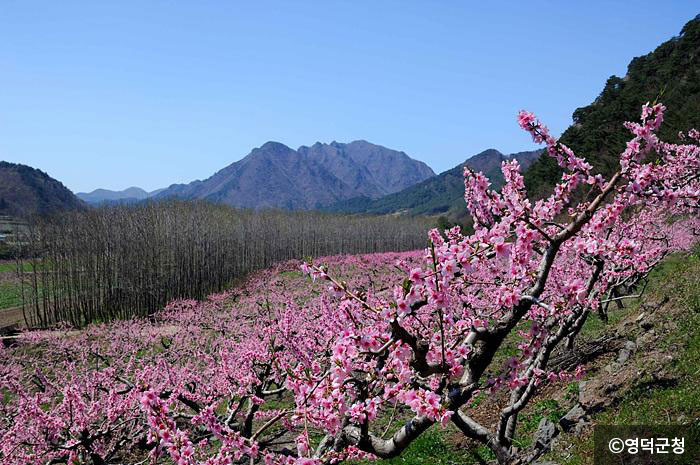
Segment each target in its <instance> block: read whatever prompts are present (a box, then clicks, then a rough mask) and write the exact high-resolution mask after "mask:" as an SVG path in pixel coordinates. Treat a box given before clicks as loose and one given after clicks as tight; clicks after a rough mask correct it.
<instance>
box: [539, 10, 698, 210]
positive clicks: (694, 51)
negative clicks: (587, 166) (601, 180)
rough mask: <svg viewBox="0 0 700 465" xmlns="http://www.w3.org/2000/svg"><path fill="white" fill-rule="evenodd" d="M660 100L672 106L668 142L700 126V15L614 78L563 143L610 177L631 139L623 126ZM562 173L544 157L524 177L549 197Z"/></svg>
mask: <svg viewBox="0 0 700 465" xmlns="http://www.w3.org/2000/svg"><path fill="white" fill-rule="evenodd" d="M657 97H658V98H659V101H660V102H662V103H663V104H664V105H666V108H667V110H666V114H665V119H664V123H663V125H662V126H661V130H660V131H659V135H660V136H661V138H662V139H663V140H665V141H668V142H677V141H678V131H687V130H688V129H690V128H696V129H698V128H700V15H698V16H696V17H695V19H693V20H692V21H690V22H688V23H687V24H686V25H685V26H684V27H683V29H682V30H681V32H680V34H679V35H678V36H676V37H673V38H671V39H670V40H668V41H666V42H664V43H663V44H661V45H659V46H658V47H657V48H656V50H654V51H653V52H652V53H649V54H647V55H644V56H641V57H637V58H634V59H633V60H632V61H631V62H630V64H629V65H628V67H627V74H626V75H625V76H624V77H618V76H611V77H610V78H609V79H608V81H607V82H606V84H605V87H604V89H603V91H602V92H601V93H600V95H599V96H598V98H596V99H595V101H594V102H593V103H591V104H590V105H588V106H586V107H582V108H578V109H577V110H576V111H574V113H573V124H572V125H571V126H569V128H568V129H567V130H566V131H564V133H563V134H562V135H561V138H560V141H561V142H562V143H564V144H566V145H567V146H569V147H571V148H572V149H573V150H574V151H575V152H577V153H579V154H581V155H584V156H586V158H587V159H588V161H589V162H590V163H591V164H592V165H593V168H594V171H595V172H598V173H603V174H605V175H610V174H612V173H613V172H614V170H616V169H617V168H618V166H619V154H620V153H622V151H623V150H624V148H625V143H626V142H627V141H628V140H630V139H631V137H632V136H631V134H630V132H629V131H628V130H627V129H625V128H624V127H623V125H622V124H623V123H624V122H625V121H638V120H639V115H640V113H641V111H642V104H644V103H645V102H653V101H654V100H655V99H656V98H657ZM545 123H546V122H545ZM560 172H561V171H560V169H559V167H558V166H557V163H556V160H554V159H553V158H551V157H542V158H540V159H539V160H538V161H537V162H536V163H534V164H533V165H532V166H531V167H530V169H529V170H528V171H527V173H525V186H526V188H527V190H528V192H529V193H532V194H533V195H535V196H537V197H542V196H545V195H547V194H548V193H549V192H551V189H552V187H553V185H554V183H555V182H556V181H557V180H558V179H559V174H560Z"/></svg>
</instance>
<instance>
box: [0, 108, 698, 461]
mask: <svg viewBox="0 0 700 465" xmlns="http://www.w3.org/2000/svg"><path fill="white" fill-rule="evenodd" d="M663 113H664V107H663V106H662V105H661V104H656V105H645V106H644V107H643V110H642V117H641V122H640V123H626V127H627V128H628V129H629V130H630V131H631V140H630V141H629V142H628V143H627V147H626V149H625V151H624V152H623V153H622V154H621V155H620V165H619V169H618V171H617V172H616V173H615V174H613V175H612V176H611V177H610V178H608V179H605V178H603V177H602V176H600V175H594V174H593V173H592V168H591V166H590V165H589V164H588V163H587V162H586V161H585V159H583V158H581V157H579V156H577V155H575V154H574V153H573V152H572V151H571V150H570V149H569V148H568V147H566V146H564V145H563V144H561V143H559V142H557V140H555V139H554V138H553V137H551V136H550V135H549V133H548V131H547V128H546V127H545V126H544V125H542V124H541V123H540V122H539V121H538V120H537V119H536V118H535V117H534V116H533V115H532V114H530V113H527V112H521V113H520V114H519V116H518V122H519V124H520V126H521V127H522V128H523V129H525V130H526V131H528V132H529V133H530V134H531V135H532V136H533V138H534V140H535V141H536V142H538V143H544V144H546V152H547V154H548V155H549V156H551V157H554V158H555V159H556V160H557V162H558V164H559V166H560V167H561V168H562V170H563V174H562V175H561V179H560V181H559V182H558V184H557V185H556V187H555V189H554V192H553V194H552V195H551V196H550V197H548V198H546V199H543V200H539V201H536V202H533V201H530V200H528V198H527V196H526V192H525V189H524V184H523V178H522V175H521V173H520V169H519V166H518V163H517V162H516V161H511V162H505V163H504V164H503V174H504V176H505V180H506V183H505V185H504V187H503V188H502V189H501V191H500V192H496V191H493V190H490V189H489V182H488V180H487V179H486V178H485V177H484V176H483V174H481V173H473V172H471V171H469V170H466V171H465V200H466V204H467V207H468V209H469V211H470V213H471V216H472V218H473V220H474V233H473V234H470V235H465V234H463V233H462V232H461V231H460V229H459V228H453V229H451V230H449V231H446V232H445V236H444V237H443V236H442V235H441V234H440V233H439V232H438V231H436V230H433V231H430V233H429V247H428V248H427V249H426V250H425V251H424V252H417V253H408V254H401V255H396V256H394V255H381V256H379V255H377V256H369V257H351V258H344V259H342V260H339V259H333V258H331V259H329V260H328V261H327V262H326V263H325V264H321V263H316V264H314V263H311V262H308V263H304V264H303V265H302V268H303V271H304V272H305V273H307V274H309V275H310V276H311V277H312V278H313V279H314V281H315V284H313V285H312V286H313V288H314V290H313V291H312V292H310V291H309V289H308V288H302V287H299V286H293V287H292V288H286V287H284V286H285V284H284V281H278V280H277V279H276V278H275V277H274V276H273V273H272V272H263V273H262V274H260V275H259V276H258V277H257V278H256V279H255V280H254V281H253V282H252V283H250V284H249V286H248V287H247V288H246V290H245V291H244V292H243V293H241V294H236V295H234V294H233V293H229V294H226V295H223V296H212V297H211V298H210V299H208V300H207V301H204V302H194V301H178V302H174V303H172V304H171V305H169V306H168V308H166V309H165V310H164V311H163V312H161V313H160V314H159V315H157V317H156V318H155V319H154V320H153V321H148V320H130V321H125V322H117V323H111V324H102V325H95V326H92V327H90V328H88V329H87V330H84V331H80V332H72V331H65V330H64V331H51V332H34V333H28V334H25V335H23V336H22V338H21V339H20V344H19V345H17V346H16V347H11V348H6V349H1V348H0V362H2V363H0V459H2V462H3V463H13V464H18V465H28V464H49V463H57V464H58V463H64V464H71V465H77V464H84V463H95V464H98V465H100V464H111V463H115V464H116V463H154V464H155V463H175V464H178V465H192V464H210V465H215V464H232V463H265V464H269V465H272V464H289V465H292V464H297V465H302V464H306V465H311V464H314V465H316V464H325V463H338V462H341V461H343V460H346V459H363V460H364V459H372V458H376V457H380V458H386V457H394V456H397V455H400V454H401V453H402V452H404V451H405V450H406V448H407V447H408V446H409V445H410V444H411V443H412V442H413V441H414V440H415V439H416V438H418V437H419V436H420V435H421V434H423V433H424V432H425V431H426V430H427V429H428V428H430V427H431V426H433V425H436V424H437V426H436V427H445V426H447V425H448V424H452V425H453V426H454V427H455V428H456V429H458V430H459V431H461V432H462V433H463V434H464V435H465V436H466V437H467V438H470V440H472V441H475V442H477V443H481V444H483V445H485V446H487V447H488V448H489V449H490V450H491V451H492V452H493V454H494V455H495V457H496V458H497V460H498V462H499V463H501V464H526V463H530V462H533V461H535V460H536V459H537V458H538V457H539V456H541V454H542V453H543V452H545V451H546V449H547V444H546V443H542V442H541V441H537V440H536V441H533V445H532V446H530V447H528V448H519V447H517V443H515V442H514V439H515V438H516V432H517V427H518V416H519V414H520V413H521V412H522V411H523V409H524V408H525V407H526V405H527V404H528V401H529V400H530V399H531V398H532V397H533V395H535V393H536V392H537V390H538V389H540V388H541V387H542V386H543V385H545V384H546V383H549V382H553V381H557V380H569V379H572V378H574V377H577V376H578V377H580V376H582V375H583V371H582V369H581V368H578V369H572V370H571V371H564V372H561V371H559V372H557V371H554V370H552V369H550V368H549V367H548V366H549V361H550V358H551V357H552V355H553V354H554V353H555V351H556V350H566V347H567V346H569V347H570V346H571V344H572V343H573V341H574V338H575V337H576V335H577V334H578V333H579V331H580V330H581V328H582V326H583V324H584V322H585V321H586V319H587V318H589V316H590V315H591V314H592V313H593V314H598V315H599V316H601V317H605V316H606V312H607V310H608V306H609V304H610V303H612V302H618V301H620V300H622V299H625V298H628V297H630V296H633V295H637V294H638V293H639V285H640V283H641V282H643V280H644V278H645V277H646V276H647V274H648V273H649V272H650V270H651V269H652V268H653V267H654V265H656V264H657V263H658V262H659V261H660V260H661V259H662V258H663V257H664V256H665V255H666V254H668V253H669V252H672V251H676V250H683V249H688V248H689V247H690V245H691V244H692V243H693V241H694V240H695V236H694V235H695V234H697V230H698V229H700V228H698V223H699V221H698V215H697V211H698V207H699V206H700V180H699V177H700V134H699V133H698V132H697V131H695V130H691V131H689V132H688V133H687V134H682V135H681V136H682V138H684V139H685V140H684V143H683V144H670V143H665V142H662V141H660V140H659V139H658V138H657V136H656V130H657V129H658V128H659V126H660V124H661V122H662V120H663ZM574 199H582V200H574ZM397 258H398V259H399V261H398V263H397V266H398V267H399V268H400V273H401V274H402V275H403V277H404V279H402V281H400V282H398V283H396V282H395V280H394V278H393V276H394V275H391V274H388V273H386V272H385V273H377V272H376V270H377V269H379V268H381V267H382V266H385V265H384V264H385V263H386V262H387V261H389V260H391V261H392V263H393V262H394V261H396V259H397ZM338 269H343V270H344V273H345V274H342V273H341V274H340V275H339V274H338V273H337V271H338ZM331 270H334V272H331ZM373 270H374V271H373ZM287 271H289V270H287ZM265 273H267V274H265ZM321 286H322V289H321V290H322V291H323V292H318V289H319V287H321ZM232 301H234V302H233V303H232ZM511 343H514V344H515V345H516V347H517V351H516V353H515V355H511V356H508V357H504V356H501V355H499V354H501V353H502V352H504V348H505V347H506V345H508V344H511ZM0 347H1V346H0ZM509 353H512V352H509ZM489 393H492V394H494V396H499V397H498V399H499V401H498V402H495V401H494V402H492V403H491V404H490V406H489V408H490V409H492V410H493V413H494V415H490V416H489V418H495V420H494V421H489V422H488V423H487V422H485V421H483V420H478V419H477V418H476V416H475V415H473V413H472V412H473V410H474V400H475V399H476V398H478V397H479V396H480V394H481V395H484V394H489ZM397 412H398V413H397ZM397 420H401V421H400V423H399V422H398V421H397ZM387 424H388V426H387ZM392 428H393V430H392Z"/></svg>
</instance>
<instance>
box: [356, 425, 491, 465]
mask: <svg viewBox="0 0 700 465" xmlns="http://www.w3.org/2000/svg"><path fill="white" fill-rule="evenodd" d="M447 434H448V431H447V430H443V429H442V428H441V427H440V426H433V427H431V428H430V429H429V430H428V431H426V432H425V433H423V434H422V435H421V436H419V437H418V438H417V439H416V440H415V441H413V442H412V443H411V445H410V446H408V448H407V449H406V450H405V451H404V452H403V453H402V454H401V455H400V456H399V457H394V458H393V459H387V460H377V461H374V462H356V461H352V462H349V463H351V464H353V465H356V464H361V463H374V464H377V465H380V464H381V465H466V464H476V463H480V462H483V461H486V460H490V459H491V458H490V455H489V454H490V451H489V450H488V449H486V448H478V449H476V450H475V451H473V452H472V451H469V450H467V449H466V448H459V447H456V446H455V445H454V444H452V443H451V442H448V440H447Z"/></svg>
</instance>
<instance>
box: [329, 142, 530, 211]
mask: <svg viewBox="0 0 700 465" xmlns="http://www.w3.org/2000/svg"><path fill="white" fill-rule="evenodd" d="M541 153H542V151H540V150H534V151H530V152H518V153H512V154H510V155H503V154H502V153H501V152H499V151H498V150H495V149H488V150H484V151H483V152H481V153H478V154H477V155H474V156H473V157H471V158H469V159H467V160H466V161H465V162H464V163H460V164H459V165H457V166H455V167H454V168H452V169H449V170H447V171H445V172H443V173H440V174H439V175H437V176H435V177H432V178H430V179H427V180H425V181H422V182H420V183H418V184H415V185H413V186H410V187H408V188H406V189H404V190H402V191H399V192H396V193H394V194H390V195H387V196H384V197H381V198H379V199H374V200H373V199H370V198H368V197H356V198H352V199H349V200H346V201H342V202H339V203H337V204H334V205H331V206H330V207H328V208H326V210H329V211H334V212H344V213H370V214H387V213H406V214H411V215H436V214H447V215H448V216H449V217H451V218H455V219H457V218H461V217H463V216H464V215H465V214H466V206H465V204H464V176H463V173H464V166H465V165H467V166H469V167H470V168H471V169H472V170H474V171H477V172H478V171H481V172H483V173H484V174H485V175H486V176H487V177H488V178H489V179H490V180H491V187H492V188H494V189H498V188H500V187H501V186H502V185H503V173H502V172H501V163H503V162H504V161H506V160H513V159H516V160H518V162H519V163H520V168H521V171H524V170H525V169H527V168H528V167H529V166H530V165H531V164H532V163H533V162H535V160H537V159H538V158H539V156H540V154H541Z"/></svg>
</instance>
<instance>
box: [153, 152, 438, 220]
mask: <svg viewBox="0 0 700 465" xmlns="http://www.w3.org/2000/svg"><path fill="white" fill-rule="evenodd" d="M433 176H435V173H433V170H431V169H430V167H428V166H427V165H426V164H425V163H423V162H420V161H417V160H414V159H412V158H410V157H409V156H408V155H406V154H405V153H404V152H398V151H396V150H391V149H388V148H386V147H382V146H380V145H375V144H370V143H369V142H366V141H355V142H351V143H348V144H341V143H338V142H332V143H330V144H322V143H320V142H317V143H316V144H314V145H312V146H311V147H306V146H301V147H299V149H298V150H293V149H291V148H289V147H287V146H286V145H284V144H280V143H279V142H267V143H265V144H263V145H262V146H261V147H260V148H256V149H253V151H252V152H250V154H248V155H247V156H246V157H245V158H243V159H241V160H239V161H237V162H235V163H232V164H231V165H229V166H227V167H226V168H224V169H222V170H221V171H219V172H217V173H216V174H214V175H213V176H211V177H210V178H208V179H205V180H204V181H194V182H192V183H190V184H174V185H172V186H170V187H168V188H167V189H165V190H164V191H162V192H160V193H159V194H158V195H156V196H155V198H156V199H164V198H170V197H175V198H181V199H189V200H195V199H200V200H208V201H211V202H215V203H224V204H227V205H231V206H234V207H244V208H266V207H274V208H285V209H314V208H320V207H324V206H327V205H331V204H334V203H337V202H339V201H341V200H346V199H349V198H352V197H358V196H366V197H367V198H372V199H373V198H378V197H381V196H382V195H386V194H389V193H392V192H397V191H399V190H401V189H404V188H406V187H408V186H410V185H413V184H415V183H417V182H420V181H423V180H425V179H427V178H430V177H433Z"/></svg>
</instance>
